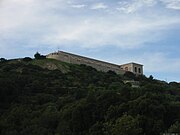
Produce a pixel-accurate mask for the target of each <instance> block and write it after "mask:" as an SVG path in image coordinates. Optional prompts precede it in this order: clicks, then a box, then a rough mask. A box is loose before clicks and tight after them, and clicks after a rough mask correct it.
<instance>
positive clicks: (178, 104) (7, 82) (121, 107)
mask: <svg viewBox="0 0 180 135" xmlns="http://www.w3.org/2000/svg"><path fill="white" fill-rule="evenodd" d="M123 80H135V81H139V82H140V86H139V88H133V87H131V84H129V83H127V84H124V82H123ZM163 133H180V84H179V83H176V82H171V83H166V82H162V81H158V80H155V79H153V77H152V76H151V77H149V78H147V77H145V76H138V77H136V76H135V75H134V74H132V73H129V72H127V73H126V74H125V75H117V74H115V73H114V72H112V71H109V72H108V73H104V72H99V71H97V70H96V69H94V68H92V67H89V66H85V65H72V64H67V63H63V62H59V61H56V60H49V59H39V60H29V59H24V60H23V59H22V60H8V61H4V60H3V61H1V62H0V134H1V135H161V134H163Z"/></svg>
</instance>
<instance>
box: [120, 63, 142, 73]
mask: <svg viewBox="0 0 180 135" xmlns="http://www.w3.org/2000/svg"><path fill="white" fill-rule="evenodd" d="M121 69H122V70H125V71H129V72H132V73H134V74H136V75H142V74H143V65H141V64H137V63H133V62H132V63H127V64H123V65H121Z"/></svg>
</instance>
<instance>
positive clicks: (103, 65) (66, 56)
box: [46, 51, 143, 75]
mask: <svg viewBox="0 0 180 135" xmlns="http://www.w3.org/2000/svg"><path fill="white" fill-rule="evenodd" d="M46 58H49V59H56V60H59V61H62V62H67V63H71V64H78V65H80V64H84V65H87V66H91V67H93V68H95V69H97V70H98V71H103V72H108V71H110V70H111V71H114V72H115V73H117V74H124V73H125V72H127V71H129V72H132V73H134V74H136V75H143V65H141V64H138V63H134V62H131V63H127V64H123V65H117V64H113V63H109V62H105V61H101V60H96V59H92V58H88V57H84V56H80V55H76V54H72V53H68V52H64V51H58V52H54V53H50V54H48V55H47V56H46Z"/></svg>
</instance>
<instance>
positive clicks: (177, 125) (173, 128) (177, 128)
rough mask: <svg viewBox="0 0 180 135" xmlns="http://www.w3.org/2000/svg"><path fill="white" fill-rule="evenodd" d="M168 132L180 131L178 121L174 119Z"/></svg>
mask: <svg viewBox="0 0 180 135" xmlns="http://www.w3.org/2000/svg"><path fill="white" fill-rule="evenodd" d="M168 133H180V123H179V122H178V121H176V122H175V123H174V124H173V125H171V127H170V128H169V129H168Z"/></svg>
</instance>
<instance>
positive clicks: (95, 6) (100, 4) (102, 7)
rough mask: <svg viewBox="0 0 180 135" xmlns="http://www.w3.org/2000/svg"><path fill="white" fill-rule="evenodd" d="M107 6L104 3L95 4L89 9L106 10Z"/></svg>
mask: <svg viewBox="0 0 180 135" xmlns="http://www.w3.org/2000/svg"><path fill="white" fill-rule="evenodd" d="M107 8H108V6H107V5H105V4H104V3H95V4H93V5H92V7H91V9H107Z"/></svg>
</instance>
